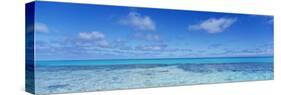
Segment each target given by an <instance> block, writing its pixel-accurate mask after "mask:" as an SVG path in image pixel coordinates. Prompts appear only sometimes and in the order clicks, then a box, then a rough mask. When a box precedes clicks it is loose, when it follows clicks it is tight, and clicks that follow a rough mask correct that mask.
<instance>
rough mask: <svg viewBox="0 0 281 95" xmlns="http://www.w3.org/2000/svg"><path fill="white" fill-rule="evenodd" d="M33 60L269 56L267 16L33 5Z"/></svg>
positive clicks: (270, 19)
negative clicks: (34, 7) (34, 58)
mask: <svg viewBox="0 0 281 95" xmlns="http://www.w3.org/2000/svg"><path fill="white" fill-rule="evenodd" d="M35 6H36V9H35V24H34V32H35V50H36V52H35V55H36V59H37V60H87V59H138V58H201V57H248V56H250V57H252V56H254V57H255V56H273V17H272V16H265V15H245V14H230V13H214V12H199V11H187V10H168V9H152V8H136V7H120V6H104V5H87V4H71V3H52V2H37V3H36V5H35Z"/></svg>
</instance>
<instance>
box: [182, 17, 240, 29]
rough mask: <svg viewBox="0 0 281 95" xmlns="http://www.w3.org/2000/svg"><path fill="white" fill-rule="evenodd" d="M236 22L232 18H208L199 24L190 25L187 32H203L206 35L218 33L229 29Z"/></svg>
mask: <svg viewBox="0 0 281 95" xmlns="http://www.w3.org/2000/svg"><path fill="white" fill-rule="evenodd" d="M235 22H236V19H234V18H210V19H207V20H205V21H202V22H201V23H199V24H195V25H190V26H189V27H188V29H189V30H192V31H194V30H204V31H206V32H208V33H219V32H223V31H224V30H225V29H227V28H229V27H230V26H231V25H232V24H233V23H235Z"/></svg>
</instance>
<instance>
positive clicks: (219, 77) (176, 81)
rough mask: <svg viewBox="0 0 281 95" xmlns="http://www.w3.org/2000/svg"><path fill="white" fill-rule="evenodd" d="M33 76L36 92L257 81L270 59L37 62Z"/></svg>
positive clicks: (266, 73) (267, 75) (269, 71)
mask: <svg viewBox="0 0 281 95" xmlns="http://www.w3.org/2000/svg"><path fill="white" fill-rule="evenodd" d="M259 61H260V60H259ZM35 78H36V82H35V86H36V93H38V94H51V93H66V92H81V91H102V90H117V89H131V88H147V87H162V86H178V85H195V84H210V83H225V82H240V81H258V80H271V79H273V62H264V61H262V62H234V63H202V64H200V63H196V64H192V63H180V64H118V65H111V64H106V65H89V64H88V65H85V64H82V65H77V64H75V65H42V64H41V65H38V66H37V68H36V74H35Z"/></svg>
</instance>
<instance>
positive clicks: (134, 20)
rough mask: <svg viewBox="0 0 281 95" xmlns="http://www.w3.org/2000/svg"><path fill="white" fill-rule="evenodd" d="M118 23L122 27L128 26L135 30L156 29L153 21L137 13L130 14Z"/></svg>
mask: <svg viewBox="0 0 281 95" xmlns="http://www.w3.org/2000/svg"><path fill="white" fill-rule="evenodd" d="M119 22H120V24H122V25H128V26H131V27H133V28H135V29H137V30H143V31H154V30H155V29H156V26H155V23H154V21H153V20H152V19H151V18H150V17H149V16H144V15H141V14H139V13H137V12H130V13H129V14H128V15H127V16H126V17H125V18H123V19H121V20H120V21H119Z"/></svg>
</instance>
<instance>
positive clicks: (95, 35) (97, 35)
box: [79, 31, 105, 40]
mask: <svg viewBox="0 0 281 95" xmlns="http://www.w3.org/2000/svg"><path fill="white" fill-rule="evenodd" d="M79 37H80V38H81V39H85V40H103V39H104V38H105V36H104V34H103V33H101V32H96V31H94V32H80V33H79Z"/></svg>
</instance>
